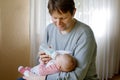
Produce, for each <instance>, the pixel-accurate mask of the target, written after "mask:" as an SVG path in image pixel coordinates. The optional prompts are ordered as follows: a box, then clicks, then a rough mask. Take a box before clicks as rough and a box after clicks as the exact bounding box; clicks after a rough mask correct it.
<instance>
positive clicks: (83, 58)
mask: <svg viewBox="0 0 120 80" xmlns="http://www.w3.org/2000/svg"><path fill="white" fill-rule="evenodd" d="M95 56H96V42H95V40H94V37H93V36H89V37H86V35H85V36H81V39H79V41H78V42H77V44H76V46H75V49H74V57H75V58H76V59H77V61H78V66H77V67H76V69H75V70H74V71H72V72H68V73H66V72H60V73H57V74H53V75H48V76H47V77H46V80H57V79H58V78H59V79H62V80H84V79H85V78H86V79H87V80H89V76H90V75H91V76H93V75H95V71H94V68H95V67H94V63H95ZM88 71H89V72H88ZM87 74H89V76H87ZM87 77H88V78H87ZM59 79H58V80H59ZM90 79H91V80H93V79H92V77H90Z"/></svg>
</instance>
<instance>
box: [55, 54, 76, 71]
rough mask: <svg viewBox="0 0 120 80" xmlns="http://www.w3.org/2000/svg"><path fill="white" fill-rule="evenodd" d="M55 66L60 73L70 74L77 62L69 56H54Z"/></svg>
mask: <svg viewBox="0 0 120 80" xmlns="http://www.w3.org/2000/svg"><path fill="white" fill-rule="evenodd" d="M56 64H57V65H58V67H59V69H60V70H61V71H63V72H70V71H73V70H74V69H75V67H76V65H77V61H76V59H75V58H74V57H73V56H71V55H70V54H58V55H57V56H56Z"/></svg>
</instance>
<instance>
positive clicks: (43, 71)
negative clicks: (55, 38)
mask: <svg viewBox="0 0 120 80" xmlns="http://www.w3.org/2000/svg"><path fill="white" fill-rule="evenodd" d="M48 64H49V63H48ZM57 72H60V70H59V69H58V67H57V65H56V64H54V63H53V64H51V65H48V66H46V65H44V64H40V67H39V74H40V75H41V76H46V75H48V74H54V73H57Z"/></svg>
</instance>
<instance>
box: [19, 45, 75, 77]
mask: <svg viewBox="0 0 120 80" xmlns="http://www.w3.org/2000/svg"><path fill="white" fill-rule="evenodd" d="M40 48H41V49H42V50H43V51H45V52H46V54H49V55H50V56H51V58H52V60H50V61H49V62H48V63H47V64H46V63H44V62H42V60H41V59H39V62H40V64H39V65H37V66H35V67H33V68H29V67H25V68H24V67H23V66H20V67H19V68H18V71H19V72H20V73H22V74H24V75H25V76H29V75H28V72H29V71H30V72H33V73H35V74H37V75H40V76H45V75H49V74H54V73H57V72H61V71H62V72H70V71H72V70H74V69H75V67H76V65H77V62H76V59H75V58H74V57H73V56H71V55H70V53H69V52H68V51H54V50H52V49H49V50H48V48H46V47H45V46H40ZM51 52H52V53H51Z"/></svg>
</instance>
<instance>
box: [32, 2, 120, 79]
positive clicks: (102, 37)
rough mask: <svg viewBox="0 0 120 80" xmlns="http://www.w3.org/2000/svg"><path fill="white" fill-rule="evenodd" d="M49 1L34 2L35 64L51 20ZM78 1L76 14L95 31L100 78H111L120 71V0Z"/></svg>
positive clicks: (76, 16) (33, 39) (33, 60)
mask: <svg viewBox="0 0 120 80" xmlns="http://www.w3.org/2000/svg"><path fill="white" fill-rule="evenodd" d="M47 1H48V0H31V2H30V4H31V5H30V11H31V12H30V14H31V16H30V41H31V58H30V62H31V65H35V64H36V63H37V57H36V56H37V53H38V51H39V44H40V42H41V40H42V39H43V35H44V29H45V27H46V25H48V24H49V23H50V22H51V20H50V16H49V13H48V10H47ZM75 3H76V8H77V12H76V15H75V18H77V19H78V20H80V21H82V22H84V23H86V24H88V25H89V26H90V27H91V28H92V30H93V32H94V34H95V38H96V42H97V45H98V51H97V61H96V65H97V73H98V76H99V78H100V80H103V79H106V80H107V79H108V78H111V77H113V76H114V75H115V74H118V73H119V68H120V66H119V65H120V38H119V34H120V10H119V8H120V0H75Z"/></svg>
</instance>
